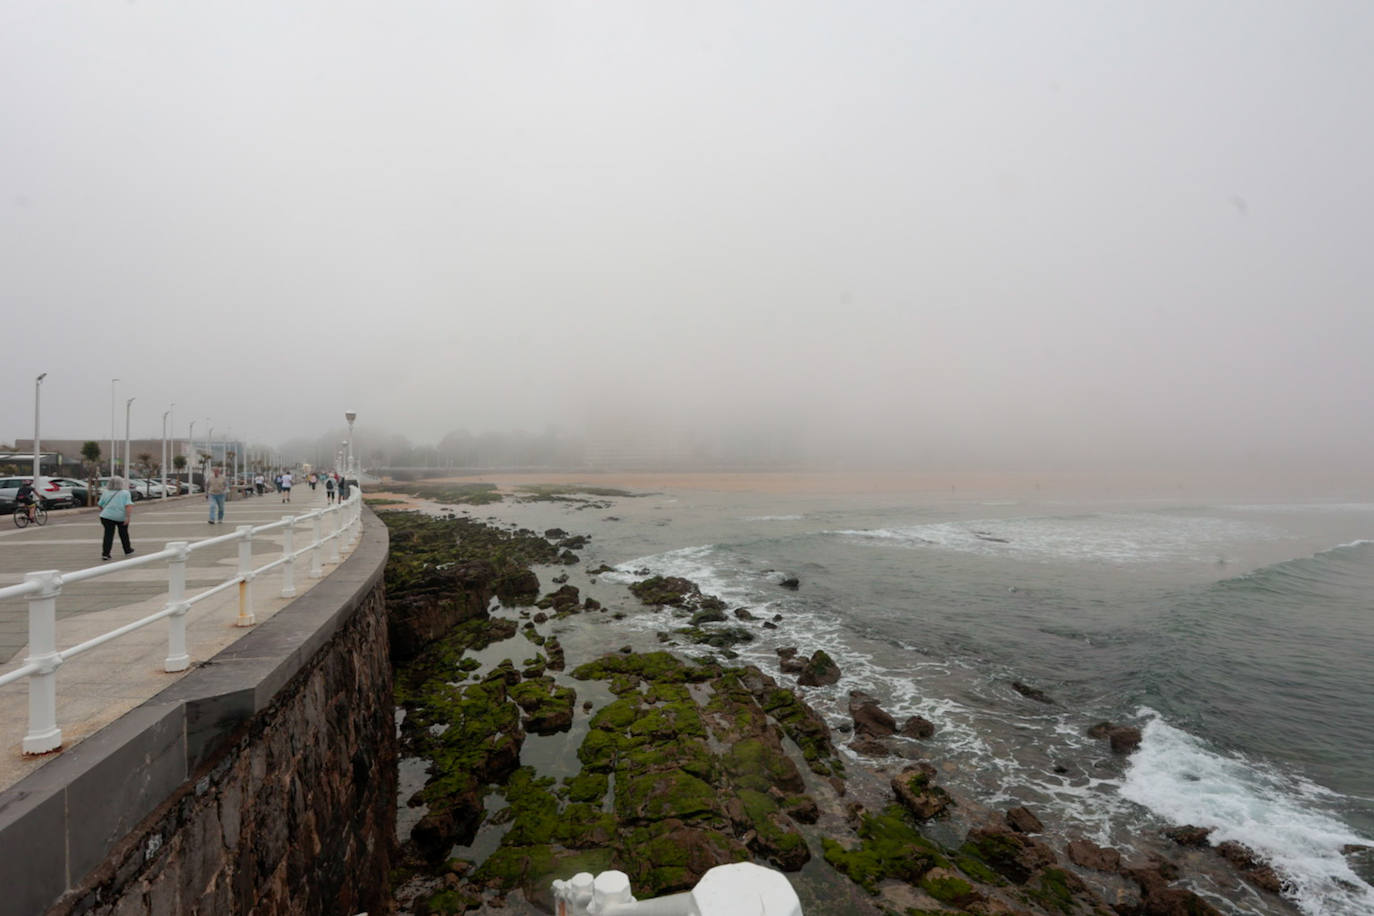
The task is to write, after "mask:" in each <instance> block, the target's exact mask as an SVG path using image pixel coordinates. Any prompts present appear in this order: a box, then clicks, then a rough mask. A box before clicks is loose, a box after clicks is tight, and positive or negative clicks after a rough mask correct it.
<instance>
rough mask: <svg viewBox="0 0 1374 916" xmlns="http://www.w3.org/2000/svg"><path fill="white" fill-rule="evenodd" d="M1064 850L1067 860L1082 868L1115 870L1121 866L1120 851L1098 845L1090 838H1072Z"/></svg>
mask: <svg viewBox="0 0 1374 916" xmlns="http://www.w3.org/2000/svg"><path fill="white" fill-rule="evenodd" d="M1064 851H1065V852H1067V853H1068V855H1069V861H1070V862H1072V863H1073V864H1075V865H1078V866H1081V867H1083V868H1091V869H1093V870H1095V871H1107V872H1116V871H1119V870H1120V868H1121V853H1119V852H1117V851H1116V850H1115V849H1108V848H1106V847H1103V846H1098V845H1097V844H1096V843H1094V842H1093V841H1092V840H1072V841H1070V842H1069V844H1068V846H1066V847H1064Z"/></svg>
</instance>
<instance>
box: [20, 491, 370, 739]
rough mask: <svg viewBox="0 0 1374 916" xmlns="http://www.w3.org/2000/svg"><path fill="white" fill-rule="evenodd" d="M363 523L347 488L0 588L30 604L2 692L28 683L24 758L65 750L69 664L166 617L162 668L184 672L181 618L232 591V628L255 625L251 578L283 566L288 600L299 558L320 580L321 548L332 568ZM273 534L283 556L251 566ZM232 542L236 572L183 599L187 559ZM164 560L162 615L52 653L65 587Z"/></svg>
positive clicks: (358, 498)
mask: <svg viewBox="0 0 1374 916" xmlns="http://www.w3.org/2000/svg"><path fill="white" fill-rule="evenodd" d="M326 518H329V519H331V521H332V524H331V525H330V526H329V528H330V529H331V530H329V531H328V532H326V531H325V525H324V524H323V523H324V521H325V519H326ZM307 522H308V523H310V526H311V528H310V531H311V533H312V538H311V541H310V543H308V544H306V545H305V546H304V547H301V548H299V549H296V548H295V546H294V544H295V539H294V532H295V529H296V527H297V526H298V525H302V524H305V523H307ZM361 522H362V490H361V488H359V487H358V486H357V485H356V484H355V485H353V486H352V487H350V493H349V496H348V498H347V499H345V500H341V501H340V502H338V503H335V504H333V505H330V506H327V507H325V508H323V509H316V510H315V511H313V512H307V513H304V514H302V515H286V516H283V517H282V519H281V520H280V521H276V522H271V523H269V524H266V525H259V526H258V527H256V528H255V527H253V526H251V525H242V526H240V527H239V528H237V529H235V531H234V532H233V533H232V534H225V535H221V536H219V537H213V538H206V539H205V540H203V541H196V542H195V543H191V542H189V541H171V542H169V543H168V544H167V545H166V546H165V547H164V548H163V549H162V550H159V551H158V552H157V553H151V554H147V555H144V556H139V557H135V558H133V559H129V560H120V561H117V562H114V563H102V564H101V565H99V566H90V567H87V568H86V569H79V570H76V571H75V572H69V573H63V572H59V571H58V570H55V569H48V570H42V571H39V572H31V573H27V574H26V575H25V576H24V581H23V582H22V583H20V584H18V585H11V586H7V587H5V588H0V600H4V599H7V598H25V597H27V598H28V601H29V654H28V656H26V657H25V659H24V664H23V665H21V666H20V667H18V668H16V669H14V670H13V671H10V672H8V673H6V674H4V675H0V687H3V686H5V685H6V684H10V683H13V682H14V681H17V680H19V679H21V678H28V679H29V730H28V733H27V734H26V735H25V736H24V741H23V752H24V753H25V754H46V753H49V752H51V751H55V750H58V749H59V748H61V747H62V729H61V728H60V727H58V724H57V670H58V669H59V668H60V667H61V666H62V664H63V663H64V662H66V661H67V660H68V659H71V658H74V657H76V656H78V655H80V654H81V653H83V652H88V651H90V650H91V649H94V648H96V647H97V646H101V645H104V644H105V643H107V642H110V641H111V640H115V639H118V638H119V637H121V636H124V635H126V634H128V633H132V632H133V631H135V630H138V629H141V628H143V627H146V626H149V625H150V624H153V623H156V622H157V621H159V620H162V619H164V618H165V619H166V620H167V623H168V628H167V660H166V662H165V663H164V665H163V670H164V671H167V672H177V671H184V670H186V668H187V667H189V666H190V663H191V657H190V655H189V654H188V652H187V646H186V615H187V613H188V612H189V611H190V610H191V608H192V607H194V606H195V605H197V604H199V603H200V602H202V601H206V600H208V599H210V598H213V597H214V596H216V595H218V594H220V593H222V592H225V591H228V590H229V589H232V588H234V587H235V586H237V587H238V589H239V613H238V619H237V620H235V625H236V626H241V627H247V626H252V625H253V623H254V622H255V620H256V618H255V616H254V613H253V580H254V579H256V578H258V577H259V576H262V575H264V574H266V573H268V572H271V571H272V570H274V569H276V568H277V567H282V568H283V579H284V582H283V586H282V592H281V595H282V597H284V598H289V597H292V596H293V595H295V593H296V586H295V577H294V568H295V562H296V558H297V557H299V556H301V555H302V554H305V553H309V554H310V558H311V559H310V576H311V578H314V579H318V578H320V577H321V576H323V575H324V570H323V568H322V567H321V565H320V553H321V551H322V549H323V548H324V546H325V545H326V544H328V545H329V547H330V557H331V559H330V561H329V562H331V563H335V564H337V563H338V562H339V560H340V557H341V552H340V548H341V547H345V548H346V547H348V546H351V545H352V544H353V542H354V541H355V540H356V539H357V538H358V536H359V535H360V534H361V528H362V524H361ZM277 530H281V531H282V532H283V534H284V538H283V540H284V546H283V549H282V553H281V556H280V557H278V558H277V559H275V560H273V561H272V562H270V563H267V564H265V565H263V566H257V567H255V566H254V565H253V538H254V537H255V536H256V535H260V534H265V533H267V532H271V531H277ZM234 541H237V542H238V551H239V552H238V570H237V571H236V573H235V574H234V575H233V576H232V577H230V578H228V579H226V580H225V581H223V582H220V583H219V584H217V585H214V586H212V587H210V588H207V589H205V590H204V591H201V592H199V593H197V594H195V595H191V596H189V597H188V596H187V595H186V564H187V562H188V561H189V560H190V558H191V555H192V554H193V553H195V552H196V551H199V550H205V549H207V548H210V547H214V546H217V545H219V544H227V543H231V542H234ZM164 560H165V561H166V562H167V603H166V605H165V606H164V607H163V608H162V610H160V611H157V612H156V613H153V614H149V615H148V616H146V617H144V618H142V619H140V620H135V621H133V622H132V623H128V624H125V625H124V626H122V627H118V628H117V629H114V630H110V631H109V632H108V633H102V634H101V635H99V636H96V637H94V638H92V639H88V640H86V641H85V642H83V643H80V644H78V645H75V646H72V647H71V648H69V649H61V650H59V649H58V648H57V600H58V598H59V597H60V596H61V594H62V588H63V586H65V585H70V584H72V583H75V582H85V581H87V580H89V579H98V578H100V577H102V576H108V575H111V574H113V573H117V572H121V571H124V570H129V569H133V568H136V567H140V566H149V565H151V564H154V563H159V562H162V561H164Z"/></svg>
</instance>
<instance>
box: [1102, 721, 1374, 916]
mask: <svg viewBox="0 0 1374 916" xmlns="http://www.w3.org/2000/svg"><path fill="white" fill-rule="evenodd" d="M1140 714H1141V715H1145V716H1150V717H1151V720H1150V721H1149V723H1148V724H1146V726H1145V728H1144V729H1143V740H1142V742H1141V746H1140V749H1139V750H1137V751H1136V752H1135V753H1134V754H1133V755H1132V756H1131V762H1130V765H1129V768H1128V769H1127V772H1126V779H1125V782H1124V784H1123V785H1122V787H1121V794H1122V796H1123V797H1125V798H1127V799H1129V800H1131V801H1134V802H1136V803H1137V804H1140V805H1143V806H1144V807H1146V808H1148V809H1150V810H1151V811H1152V812H1154V813H1155V814H1156V815H1158V816H1159V817H1161V818H1163V819H1164V820H1166V821H1168V822H1170V823H1175V824H1194V825H1196V826H1200V827H1211V828H1213V832H1212V835H1211V840H1212V842H1213V843H1220V842H1224V841H1226V840H1236V841H1238V842H1241V843H1244V844H1245V845H1246V846H1249V847H1250V848H1251V849H1253V850H1255V851H1256V852H1257V853H1259V854H1260V855H1261V856H1262V857H1263V858H1264V859H1265V860H1266V861H1268V862H1269V863H1270V864H1271V865H1272V866H1273V867H1274V869H1275V871H1277V872H1278V873H1279V875H1280V877H1281V878H1282V879H1283V881H1284V883H1285V887H1286V890H1287V893H1288V894H1289V895H1290V896H1291V897H1292V898H1293V900H1295V901H1296V902H1297V904H1298V906H1299V907H1300V908H1301V909H1302V910H1303V912H1304V913H1309V914H1313V916H1357V914H1358V916H1367V914H1369V913H1371V912H1374V887H1371V886H1370V885H1368V884H1366V883H1365V882H1364V881H1362V880H1361V879H1360V878H1359V876H1358V875H1356V874H1355V873H1354V871H1352V870H1351V868H1350V865H1349V863H1348V862H1347V861H1346V859H1345V857H1344V855H1342V852H1341V850H1342V847H1344V846H1346V845H1347V844H1356V845H1370V844H1371V842H1372V841H1371V840H1370V839H1368V838H1365V837H1361V836H1358V835H1357V834H1355V833H1354V832H1353V831H1352V830H1351V829H1350V828H1349V827H1347V826H1346V825H1345V824H1343V823H1341V822H1340V821H1338V820H1336V819H1335V818H1333V817H1331V816H1329V815H1326V814H1324V813H1322V812H1320V811H1317V810H1313V802H1314V801H1317V800H1319V797H1320V796H1326V797H1327V798H1328V799H1329V790H1324V789H1321V788H1320V787H1317V786H1313V785H1312V784H1311V783H1305V782H1302V781H1299V780H1293V779H1291V778H1288V777H1285V776H1284V775H1282V774H1279V773H1276V772H1274V771H1272V770H1270V769H1268V768H1265V767H1263V766H1260V765H1257V764H1255V763H1252V762H1250V761H1248V760H1245V759H1242V758H1238V757H1233V756H1227V755H1224V754H1220V753H1217V752H1216V751H1214V750H1212V749H1210V748H1208V747H1207V746H1206V744H1205V743H1204V742H1203V741H1201V740H1200V739H1198V738H1195V737H1193V736H1192V735H1189V734H1187V733H1186V732H1183V731H1181V730H1179V729H1177V728H1174V727H1173V726H1171V725H1169V724H1168V723H1167V722H1165V721H1164V720H1163V718H1161V717H1160V716H1159V715H1158V714H1157V713H1155V712H1154V711H1153V710H1150V709H1142V710H1141V711H1140Z"/></svg>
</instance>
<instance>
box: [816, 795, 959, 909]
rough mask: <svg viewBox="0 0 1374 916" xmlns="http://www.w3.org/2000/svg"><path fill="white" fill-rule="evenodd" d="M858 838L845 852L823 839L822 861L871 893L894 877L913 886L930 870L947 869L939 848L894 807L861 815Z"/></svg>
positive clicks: (908, 816) (844, 849) (836, 844)
mask: <svg viewBox="0 0 1374 916" xmlns="http://www.w3.org/2000/svg"><path fill="white" fill-rule="evenodd" d="M859 839H860V844H859V846H857V847H856V848H854V849H846V848H844V847H843V846H842V845H840V843H839V842H837V841H836V840H833V839H830V838H829V837H826V838H824V839H823V840H822V842H823V845H824V846H825V860H826V861H827V862H829V863H830V864H831V865H833V866H835V867H836V868H837V869H839V870H840V871H842V872H844V873H845V874H847V875H848V876H849V878H850V880H852V881H854V882H855V883H856V884H858V885H860V886H861V887H863V888H864V889H865V890H867V891H868V892H869V893H871V894H876V893H877V892H878V882H880V881H883V880H886V879H890V878H895V879H897V880H899V881H905V882H907V883H908V884H916V883H917V882H919V881H920V880H921V878H922V877H924V876H925V874H926V872H928V871H930V870H931V869H932V868H935V867H937V866H938V867H941V868H944V867H948V860H947V859H946V858H945V857H944V855H943V853H942V852H941V850H940V849H939V847H937V846H936V845H935V844H934V843H932V842H931V841H930V840H927V839H926V838H925V837H923V836H921V833H920V831H919V830H917V828H916V825H915V824H914V823H913V822H912V821H911V818H910V815H908V814H907V813H906V811H905V810H903V809H902V808H901V807H899V806H897V805H889V806H888V807H887V808H885V809H883V811H882V812H880V813H878V814H867V815H864V817H863V820H862V822H861V823H860V826H859Z"/></svg>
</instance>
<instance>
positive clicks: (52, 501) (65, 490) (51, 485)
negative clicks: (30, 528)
mask: <svg viewBox="0 0 1374 916" xmlns="http://www.w3.org/2000/svg"><path fill="white" fill-rule="evenodd" d="M31 480H33V476H32V475H29V476H27V477H5V478H2V479H0V505H2V506H4V507H5V508H6V509H13V508H14V497H15V495H16V494H17V493H18V492H19V487H20V485H21V484H23V483H27V482H29V481H31ZM34 489H35V490H36V491H37V492H38V498H39V500H40V501H41V502H42V504H43V506H44V507H45V508H48V509H60V508H62V507H63V506H70V505H71V504H72V488H71V487H64V486H62V485H61V484H59V483H58V482H57V481H56V480H55V479H54V478H52V477H40V478H38V486H37V487H35V488H34Z"/></svg>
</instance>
